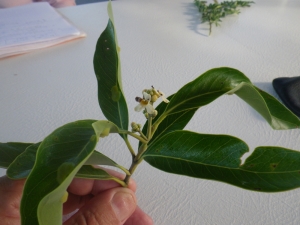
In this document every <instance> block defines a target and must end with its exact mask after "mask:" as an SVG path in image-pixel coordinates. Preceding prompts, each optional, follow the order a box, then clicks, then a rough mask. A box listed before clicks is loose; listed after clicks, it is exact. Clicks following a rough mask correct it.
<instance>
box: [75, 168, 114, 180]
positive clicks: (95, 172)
mask: <svg viewBox="0 0 300 225" xmlns="http://www.w3.org/2000/svg"><path fill="white" fill-rule="evenodd" d="M76 177H78V178H87V179H98V180H113V179H114V177H113V176H111V175H110V174H109V173H107V172H106V171H105V170H103V169H101V168H95V167H93V166H91V165H84V166H82V167H81V168H80V170H79V171H78V172H77V174H76Z"/></svg>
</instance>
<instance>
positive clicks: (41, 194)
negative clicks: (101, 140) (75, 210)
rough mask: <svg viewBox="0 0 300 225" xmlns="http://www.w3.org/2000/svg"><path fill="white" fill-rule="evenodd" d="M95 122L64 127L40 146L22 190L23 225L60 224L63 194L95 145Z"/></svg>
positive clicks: (80, 122) (79, 122)
mask: <svg viewBox="0 0 300 225" xmlns="http://www.w3.org/2000/svg"><path fill="white" fill-rule="evenodd" d="M94 122H96V121H95V120H82V121H76V122H73V123H69V124H66V125H64V126H62V127H60V128H58V129H56V130H55V131H54V132H53V133H51V134H50V135H49V136H47V137H46V138H45V139H44V140H43V142H42V143H41V144H40V146H39V148H38V153H37V156H36V162H35V164H34V167H33V169H32V171H31V173H30V175H29V177H28V178H27V181H26V183H25V187H24V194H23V198H22V201H21V210H20V211H21V217H22V225H38V224H39V225H50V224H51V225H53V224H61V221H62V198H63V196H64V194H65V191H66V189H67V187H68V185H69V184H70V182H71V181H72V179H73V177H74V176H75V174H76V173H77V171H78V170H79V169H80V167H81V166H82V165H83V163H84V162H85V161H86V160H87V159H88V157H89V156H90V155H91V154H92V152H93V150H94V148H95V146H96V143H97V141H98V137H97V136H96V132H95V131H94V129H93V126H92V124H93V123H94Z"/></svg>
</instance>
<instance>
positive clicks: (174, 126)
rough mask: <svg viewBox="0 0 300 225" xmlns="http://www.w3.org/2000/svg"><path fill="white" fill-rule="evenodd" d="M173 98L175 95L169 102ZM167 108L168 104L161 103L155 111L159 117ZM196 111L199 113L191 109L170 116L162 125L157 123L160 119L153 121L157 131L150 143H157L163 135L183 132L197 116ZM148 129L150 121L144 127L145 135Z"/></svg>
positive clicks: (170, 97) (169, 98)
mask: <svg viewBox="0 0 300 225" xmlns="http://www.w3.org/2000/svg"><path fill="white" fill-rule="evenodd" d="M173 96H174V95H171V96H169V97H168V100H171V99H172V97H173ZM167 106H168V104H166V103H165V102H161V103H160V104H159V105H158V106H157V107H156V108H155V110H157V112H158V115H160V114H162V113H163V112H164V111H165V109H166V107H167ZM196 111H197V108H196V109H191V110H186V111H184V112H179V113H174V114H170V115H168V116H166V118H165V119H164V120H163V121H162V122H161V123H160V124H157V123H155V122H156V120H157V119H158V117H155V118H154V119H153V123H154V124H155V127H154V129H155V130H156V131H155V133H154V135H153V136H152V138H151V140H150V142H149V143H152V142H153V141H155V139H156V138H158V137H160V135H161V134H167V133H169V132H172V131H176V130H182V129H183V128H184V127H185V126H186V125H187V123H188V122H189V121H190V119H191V118H192V117H193V115H194V114H195V112H196ZM158 125H159V126H158ZM156 126H157V127H156ZM147 127H148V121H147V122H146V123H145V125H144V126H143V133H144V134H146V132H147ZM141 144H142V143H141V142H140V143H139V145H141Z"/></svg>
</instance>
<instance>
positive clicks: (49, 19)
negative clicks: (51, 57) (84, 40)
mask: <svg viewBox="0 0 300 225" xmlns="http://www.w3.org/2000/svg"><path fill="white" fill-rule="evenodd" d="M80 37H85V33H84V32H82V31H80V30H79V29H78V28H76V27H75V26H74V25H72V24H71V23H70V22H69V21H68V20H67V19H65V18H64V17H63V16H62V15H61V14H59V12H57V11H56V9H54V8H53V7H52V6H50V5H49V3H47V2H36V3H31V4H26V5H22V6H17V7H12V8H5V9H0V58H4V57H8V56H12V55H17V54H23V53H26V52H30V51H33V50H37V49H41V48H46V47H50V46H53V45H57V44H60V43H63V42H66V41H69V40H73V39H76V38H80Z"/></svg>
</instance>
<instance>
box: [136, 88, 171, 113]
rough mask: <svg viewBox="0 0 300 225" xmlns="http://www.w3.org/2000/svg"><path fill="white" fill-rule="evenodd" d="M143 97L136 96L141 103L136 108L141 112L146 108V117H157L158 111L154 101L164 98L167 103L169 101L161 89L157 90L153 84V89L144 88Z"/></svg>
mask: <svg viewBox="0 0 300 225" xmlns="http://www.w3.org/2000/svg"><path fill="white" fill-rule="evenodd" d="M142 93H143V98H140V97H136V98H135V100H136V101H137V102H138V103H139V104H138V105H137V106H136V107H135V108H134V110H135V111H137V112H140V111H141V110H144V111H143V112H144V114H145V116H146V118H148V116H149V115H151V116H152V117H155V116H156V115H157V111H156V110H155V109H154V107H153V103H154V102H156V100H157V99H159V98H162V100H163V101H164V102H165V103H169V100H168V99H166V97H165V94H164V93H163V92H161V91H159V90H156V89H155V88H154V87H153V86H152V87H151V89H145V90H143V92H142Z"/></svg>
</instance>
